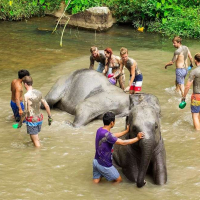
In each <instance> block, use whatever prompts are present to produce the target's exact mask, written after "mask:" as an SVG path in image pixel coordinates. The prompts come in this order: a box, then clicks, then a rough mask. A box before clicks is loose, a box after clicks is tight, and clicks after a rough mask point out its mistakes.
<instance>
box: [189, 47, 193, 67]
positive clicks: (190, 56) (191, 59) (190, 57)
mask: <svg viewBox="0 0 200 200" xmlns="http://www.w3.org/2000/svg"><path fill="white" fill-rule="evenodd" d="M188 57H189V59H190V66H191V67H193V64H192V62H193V58H192V55H191V53H190V50H189V49H188Z"/></svg>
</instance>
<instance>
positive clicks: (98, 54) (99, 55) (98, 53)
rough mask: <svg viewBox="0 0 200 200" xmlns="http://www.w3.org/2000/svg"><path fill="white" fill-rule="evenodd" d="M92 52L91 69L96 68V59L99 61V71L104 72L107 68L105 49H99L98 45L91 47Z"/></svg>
mask: <svg viewBox="0 0 200 200" xmlns="http://www.w3.org/2000/svg"><path fill="white" fill-rule="evenodd" d="M90 53H91V56H90V67H89V69H94V62H95V61H96V62H98V63H99V65H98V67H97V71H98V72H100V73H102V72H103V70H104V68H105V62H106V57H105V55H104V51H103V50H98V49H97V47H91V48H90ZM109 73H111V70H110V71H109ZM109 73H108V74H109Z"/></svg>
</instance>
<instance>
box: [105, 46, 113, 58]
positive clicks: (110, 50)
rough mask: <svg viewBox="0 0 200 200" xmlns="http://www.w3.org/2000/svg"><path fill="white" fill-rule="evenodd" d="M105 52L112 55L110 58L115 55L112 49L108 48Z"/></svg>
mask: <svg viewBox="0 0 200 200" xmlns="http://www.w3.org/2000/svg"><path fill="white" fill-rule="evenodd" d="M104 51H106V52H107V53H109V54H110V57H111V56H112V54H113V51H112V49H111V48H109V47H108V48H106V49H104Z"/></svg>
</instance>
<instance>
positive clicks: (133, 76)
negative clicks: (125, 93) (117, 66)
mask: <svg viewBox="0 0 200 200" xmlns="http://www.w3.org/2000/svg"><path fill="white" fill-rule="evenodd" d="M135 68H136V63H135V62H134V63H133V65H132V66H131V80H130V82H129V87H131V85H132V83H133V81H134V79H135Z"/></svg>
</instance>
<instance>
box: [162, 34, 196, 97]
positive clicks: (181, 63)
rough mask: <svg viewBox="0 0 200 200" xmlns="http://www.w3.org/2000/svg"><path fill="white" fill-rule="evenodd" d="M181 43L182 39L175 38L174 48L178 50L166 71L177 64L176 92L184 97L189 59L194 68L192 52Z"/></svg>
mask: <svg viewBox="0 0 200 200" xmlns="http://www.w3.org/2000/svg"><path fill="white" fill-rule="evenodd" d="M181 41H182V39H181V38H180V37H178V36H176V37H174V39H173V40H172V42H173V46H174V47H175V48H177V50H176V51H175V52H174V57H173V58H172V60H171V61H170V62H169V63H167V64H166V65H165V69H167V67H168V66H170V65H173V64H174V62H176V80H175V84H176V92H179V91H181V95H183V92H184V80H185V77H186V75H187V57H189V59H190V63H191V64H190V66H191V67H192V66H193V65H192V56H191V53H190V50H189V49H188V47H186V46H183V45H182V44H181Z"/></svg>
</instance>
